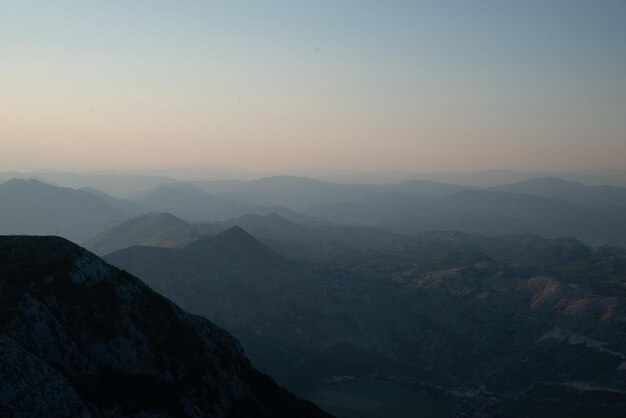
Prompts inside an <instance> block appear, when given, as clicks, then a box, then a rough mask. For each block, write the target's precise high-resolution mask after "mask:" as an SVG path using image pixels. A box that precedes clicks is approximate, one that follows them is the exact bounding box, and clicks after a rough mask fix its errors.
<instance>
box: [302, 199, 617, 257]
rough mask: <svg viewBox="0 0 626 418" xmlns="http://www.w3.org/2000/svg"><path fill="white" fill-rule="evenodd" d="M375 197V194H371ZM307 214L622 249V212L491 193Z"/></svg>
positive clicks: (393, 227) (332, 206) (368, 202)
mask: <svg viewBox="0 0 626 418" xmlns="http://www.w3.org/2000/svg"><path fill="white" fill-rule="evenodd" d="M374 197H376V196H374ZM306 213H307V214H308V215H311V216H315V217H319V218H322V219H326V220H327V221H330V222H336V223H343V224H351V225H360V226H373V227H378V228H384V229H388V230H390V231H394V232H403V233H416V232H420V231H432V230H455V231H461V232H467V233H479V234H492V235H493V234H513V233H531V234H537V235H542V236H546V237H548V238H556V237H561V236H572V237H576V238H578V239H581V240H583V241H584V242H585V243H588V244H590V245H606V244H609V245H622V246H624V245H626V239H625V238H624V237H626V211H624V210H623V208H621V207H618V206H601V207H597V206H596V207H590V206H582V205H578V204H575V203H571V202H567V201H564V200H560V199H554V198H544V197H539V196H533V195H529V194H520V193H510V192H503V191H495V190H481V189H478V190H470V189H467V190H460V191H458V192H454V193H452V194H449V195H447V196H443V197H436V198H424V197H411V196H407V195H399V196H398V195H394V196H378V197H377V198H372V196H370V198H368V199H364V200H361V201H358V202H348V201H344V202H337V203H328V202H325V203H318V204H316V205H313V206H311V207H310V208H309V209H308V210H307V211H306Z"/></svg>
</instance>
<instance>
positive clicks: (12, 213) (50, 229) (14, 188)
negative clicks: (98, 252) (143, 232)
mask: <svg viewBox="0 0 626 418" xmlns="http://www.w3.org/2000/svg"><path fill="white" fill-rule="evenodd" d="M127 217H128V216H127V214H126V213H125V212H123V211H122V210H120V209H118V208H116V207H114V206H113V205H111V204H110V203H108V202H106V201H105V200H104V199H102V198H101V197H100V196H98V195H96V194H94V193H91V192H88V191H85V190H75V189H69V188H65V187H56V186H52V185H49V184H46V183H42V182H41V181H38V180H34V179H30V180H22V179H12V180H9V181H7V182H5V183H2V184H0V233H3V234H36V235H49V234H55V235H61V236H64V237H66V238H68V239H71V240H74V241H82V240H84V239H87V238H88V237H90V236H93V235H94V234H95V233H96V232H99V231H101V230H102V229H104V228H106V227H108V226H110V225H112V224H114V223H116V222H119V221H122V220H124V219H127Z"/></svg>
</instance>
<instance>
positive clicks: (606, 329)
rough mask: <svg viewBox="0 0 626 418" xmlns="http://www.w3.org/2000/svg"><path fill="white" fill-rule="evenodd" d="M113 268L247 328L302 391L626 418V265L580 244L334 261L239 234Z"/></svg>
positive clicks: (437, 241) (424, 245)
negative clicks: (373, 387)
mask: <svg viewBox="0 0 626 418" xmlns="http://www.w3.org/2000/svg"><path fill="white" fill-rule="evenodd" d="M106 259H107V260H108V261H109V262H111V263H112V264H114V265H117V266H120V267H122V268H124V269H127V270H128V271H130V272H131V273H133V274H136V275H137V276H138V277H140V278H142V279H143V280H145V281H146V282H147V283H148V284H149V285H150V286H151V287H152V288H154V289H155V290H157V291H159V292H161V293H163V294H164V295H167V296H168V297H170V298H172V299H173V300H174V301H176V302H177V303H179V304H181V305H182V306H183V307H184V308H185V309H188V310H189V311H191V312H194V313H198V314H201V315H203V316H205V317H207V318H209V319H211V320H213V321H215V322H216V323H218V324H220V325H222V326H224V327H226V328H227V329H229V330H230V331H232V332H233V333H234V334H235V335H236V336H237V337H238V338H239V339H240V340H241V341H242V344H243V346H244V348H245V349H246V352H247V353H248V354H249V355H250V357H251V358H252V361H253V362H254V364H255V365H257V366H258V367H260V368H261V369H262V370H264V371H267V372H269V373H270V374H271V375H272V376H274V377H276V378H277V380H278V381H279V382H281V383H284V384H285V385H287V386H288V387H289V388H291V389H293V390H294V391H298V392H299V393H308V391H310V390H312V389H314V388H316V387H319V386H320V385H322V386H324V387H326V388H328V387H329V386H328V385H330V383H329V382H332V381H336V380H338V379H339V380H342V379H352V380H357V381H358V380H361V381H363V380H371V379H372V378H373V377H378V378H382V379H387V380H389V379H391V380H393V381H395V382H404V383H406V384H408V385H411V386H412V387H415V388H422V389H426V390H428V391H431V392H435V393H438V394H442V395H444V396H446V397H449V398H451V399H455V401H456V402H461V403H462V404H463V405H464V406H463V408H464V410H465V412H467V413H468V414H477V416H520V417H531V416H532V417H537V416H545V417H548V416H549V417H555V416H577V415H576V414H578V416H588V415H589V414H591V413H593V414H594V416H607V417H619V416H624V413H625V412H626V389H625V388H624V384H623V382H624V379H626V333H625V331H624V330H625V329H626V328H625V325H626V254H625V253H624V251H623V250H620V249H617V248H608V247H607V248H601V249H598V250H594V249H591V248H589V247H587V246H585V245H583V244H581V243H580V242H579V241H576V240H574V239H558V240H546V239H542V238H540V237H537V236H532V235H515V236H507V237H501V238H489V237H481V236H471V235H465V234H460V233H431V234H426V235H423V236H420V237H415V238H414V240H413V241H412V242H410V243H405V245H404V246H403V247H397V244H394V245H393V246H392V247H391V248H389V249H378V250H377V249H368V250H354V251H352V252H351V253H350V254H346V255H344V256H342V257H338V258H337V259H335V260H334V261H333V262H332V263H331V262H329V263H325V264H317V265H311V264H308V263H300V262H296V261H293V260H290V259H287V258H285V257H283V256H282V255H280V254H279V253H277V252H275V251H273V250H271V249H270V248H268V247H266V246H265V245H263V244H262V243H261V242H259V241H258V240H256V239H255V238H254V237H252V236H250V235H249V234H248V233H246V232H245V231H244V230H242V229H241V228H232V229H229V230H227V231H224V232H222V233H220V234H218V235H216V236H209V237H203V238H200V239H198V240H196V241H194V242H193V243H191V244H189V245H187V246H185V247H183V248H178V249H171V248H153V247H145V246H144V247H131V248H128V249H125V250H121V251H118V252H115V253H113V254H110V255H109V256H107V257H106Z"/></svg>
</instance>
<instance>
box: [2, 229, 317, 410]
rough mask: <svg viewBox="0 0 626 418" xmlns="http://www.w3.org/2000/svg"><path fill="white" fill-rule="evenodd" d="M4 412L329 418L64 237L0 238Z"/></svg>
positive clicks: (231, 342)
mask: <svg viewBox="0 0 626 418" xmlns="http://www.w3.org/2000/svg"><path fill="white" fill-rule="evenodd" d="M0 416H2V417H5V416H8V417H30V416H32V417H42V416H46V417H70V416H72V417H91V416H94V417H122V416H124V417H127V416H135V417H140V416H141V417H148V416H149V417H285V418H287V417H289V418H291V417H326V416H328V415H326V414H325V413H324V412H322V411H321V410H320V409H318V408H317V407H316V406H315V405H313V404H312V403H309V402H306V401H301V400H299V399H297V398H296V397H294V396H293V395H291V394H290V393H289V392H287V391H286V390H284V389H282V388H280V387H279V386H278V385H277V384H276V383H275V382H274V381H273V380H272V379H271V378H270V377H268V376H266V375H264V374H263V373H261V372H259V371H257V370H255V369H254V368H253V367H252V366H251V365H250V362H249V361H248V360H247V358H246V357H245V355H244V353H243V350H242V349H241V347H240V345H239V343H238V342H237V341H236V340H235V339H234V338H233V337H232V336H231V335H230V334H228V333H227V332H226V331H224V330H222V329H221V328H219V327H217V326H215V325H213V324H212V323H211V322H209V321H208V320H205V319H203V318H201V317H198V316H194V315H190V314H188V313H186V312H184V311H183V310H181V309H180V308H178V307H177V306H176V305H174V304H173V303H171V302H170V301H168V300H167V299H165V298H164V297H162V296H160V295H158V294H157V293H155V292H153V291H152V290H150V289H149V288H148V287H147V286H146V285H144V284H143V283H142V282H141V281H139V280H138V279H136V278H135V277H133V276H131V275H129V274H127V273H125V272H122V271H120V270H118V269H116V268H114V267H111V266H109V265H108V264H106V263H105V262H104V261H102V260H101V259H99V258H98V257H96V256H95V255H93V254H91V253H90V252H88V251H86V250H84V249H83V248H80V247H78V246H76V245H74V244H72V243H71V242H69V241H66V240H64V239H62V238H57V237H25V236H19V237H18V236H8V237H7V236H4V237H0Z"/></svg>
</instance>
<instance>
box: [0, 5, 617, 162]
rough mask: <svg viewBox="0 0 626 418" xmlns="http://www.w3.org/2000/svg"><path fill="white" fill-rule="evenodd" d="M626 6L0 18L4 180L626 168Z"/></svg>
mask: <svg viewBox="0 0 626 418" xmlns="http://www.w3.org/2000/svg"><path fill="white" fill-rule="evenodd" d="M625 22H626V0H600V1H591V0H587V1H578V0H542V1H535V0H526V1H505V0H493V1H478V0H477V1H445V0H438V1H419V0H411V1H403V0H386V1H382V0H379V1H374V0H354V1H349V0H333V1H329V0H316V1H313V0H310V1H298V0H291V1H272V0H263V1H261V0H258V1H257V0H249V1H241V0H229V1H209V0H206V1H185V0H178V1H159V0H151V1H146V0H132V1H131V0H125V1H120V0H111V1H107V2H102V1H95V0H82V1H66V0H57V1H54V2H51V1H47V0H45V1H44V0H42V1H29V0H19V1H13V0H0V171H4V170H35V169H42V168H57V169H69V170H103V169H112V170H115V169H120V170H121V169H138V170H141V169H154V168H170V167H211V168H218V169H235V170H249V171H263V170H266V171H280V170H293V169H329V170H330V169H334V170H362V171H377V170H403V171H413V172H426V171H472V170H487V169H510V170H526V171H530V170H542V171H564V170H570V171H576V170H582V171H585V170H610V169H626V23H625Z"/></svg>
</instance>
